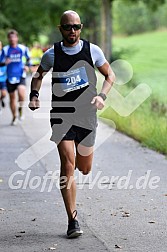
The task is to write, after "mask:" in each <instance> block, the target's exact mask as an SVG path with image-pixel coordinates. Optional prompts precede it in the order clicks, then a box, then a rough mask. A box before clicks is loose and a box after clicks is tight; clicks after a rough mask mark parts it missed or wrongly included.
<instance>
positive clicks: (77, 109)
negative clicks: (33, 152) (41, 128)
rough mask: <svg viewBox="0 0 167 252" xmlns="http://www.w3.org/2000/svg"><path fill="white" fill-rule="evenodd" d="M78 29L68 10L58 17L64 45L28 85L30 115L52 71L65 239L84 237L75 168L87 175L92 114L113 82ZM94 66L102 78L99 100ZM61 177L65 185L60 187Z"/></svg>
mask: <svg viewBox="0 0 167 252" xmlns="http://www.w3.org/2000/svg"><path fill="white" fill-rule="evenodd" d="M82 27H83V25H82V24H81V21H80V17H79V15H78V14H77V13H76V12H74V11H71V10H69V11H66V12H64V13H63V15H62V17H61V20H60V25H59V29H60V32H61V34H62V37H63V40H62V41H61V42H57V43H55V44H54V46H53V47H52V48H50V49H49V50H47V51H46V52H45V54H44V55H43V57H42V60H41V64H40V66H39V68H38V70H37V75H36V76H35V77H34V78H33V79H32V82H31V93H30V104H29V107H30V109H31V110H35V109H37V108H39V106H40V104H39V99H38V96H39V93H38V91H39V89H40V87H41V82H42V78H43V75H44V74H43V73H44V72H48V71H49V70H50V69H51V68H52V67H53V73H52V91H53V94H52V110H51V119H50V121H51V126H52V132H53V133H52V137H51V140H52V141H54V142H55V143H56V144H57V147H58V151H59V155H60V161H61V168H60V169H61V171H60V189H61V193H62V196H63V200H64V203H65V207H66V211H67V215H68V230H67V236H68V237H69V238H73V237H77V236H80V235H81V234H82V233H83V231H82V230H81V229H80V226H79V223H78V220H77V218H76V215H77V211H76V183H75V180H74V170H75V167H77V168H78V169H79V170H80V171H81V172H82V173H83V174H85V175H86V174H88V173H89V172H90V170H91V166H92V159H93V153H92V149H93V145H94V141H95V135H96V126H97V122H96V110H97V109H102V108H103V107H104V100H105V98H106V95H107V93H108V92H109V90H110V88H111V86H112V83H113V80H114V74H113V72H112V70H111V68H110V65H109V63H108V62H107V61H106V59H105V57H104V54H103V52H102V51H101V49H100V48H99V47H98V46H96V45H94V44H91V43H89V42H88V41H86V40H83V39H80V33H81V29H82ZM94 65H95V66H96V67H97V68H98V70H99V71H100V72H101V73H102V74H103V75H104V77H105V81H104V83H103V86H102V89H101V92H100V94H98V95H97V91H96V75H95V70H94ZM69 104H70V105H69ZM74 148H75V150H76V156H75V154H74ZM85 153H86V155H85ZM63 176H64V177H65V178H66V180H63V181H62V180H61V179H62V178H63ZM69 184H70V186H69Z"/></svg>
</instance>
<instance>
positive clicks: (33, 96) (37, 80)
mask: <svg viewBox="0 0 167 252" xmlns="http://www.w3.org/2000/svg"><path fill="white" fill-rule="evenodd" d="M45 74H46V71H44V70H43V68H42V67H41V66H39V67H38V69H37V72H36V73H35V75H34V77H33V78H32V81H31V93H30V103H29V108H30V109H31V110H35V109H38V108H39V107H40V102H39V99H38V96H39V90H40V88H41V84H42V79H43V77H44V75H45Z"/></svg>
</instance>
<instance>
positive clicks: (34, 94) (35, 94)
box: [29, 90, 39, 101]
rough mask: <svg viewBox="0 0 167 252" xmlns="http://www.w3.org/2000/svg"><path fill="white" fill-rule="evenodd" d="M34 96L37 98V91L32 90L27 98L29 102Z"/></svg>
mask: <svg viewBox="0 0 167 252" xmlns="http://www.w3.org/2000/svg"><path fill="white" fill-rule="evenodd" d="M34 96H35V97H37V98H38V97H39V93H38V91H37V90H32V91H31V93H30V97H29V98H30V101H31V100H32V97H34Z"/></svg>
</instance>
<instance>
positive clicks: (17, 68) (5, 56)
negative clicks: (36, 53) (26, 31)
mask: <svg viewBox="0 0 167 252" xmlns="http://www.w3.org/2000/svg"><path fill="white" fill-rule="evenodd" d="M7 37H8V41H9V45H7V46H5V47H4V48H3V49H2V54H1V57H0V62H3V63H4V64H5V65H6V66H7V90H8V93H9V97H10V108H11V111H12V115H13V119H12V123H11V125H16V124H17V114H16V109H17V108H16V90H17V92H18V100H19V108H18V112H19V119H20V120H23V119H24V116H23V111H22V105H23V102H24V98H25V78H26V71H27V69H28V68H27V66H25V64H24V63H23V57H26V59H27V62H29V60H30V56H29V50H28V48H27V47H26V46H24V45H21V44H18V33H17V31H15V30H11V31H9V32H8V35H7Z"/></svg>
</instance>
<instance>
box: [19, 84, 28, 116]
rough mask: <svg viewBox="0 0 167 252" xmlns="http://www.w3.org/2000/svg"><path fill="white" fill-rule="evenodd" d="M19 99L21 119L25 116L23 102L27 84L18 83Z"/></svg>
mask: <svg viewBox="0 0 167 252" xmlns="http://www.w3.org/2000/svg"><path fill="white" fill-rule="evenodd" d="M17 90H18V99H19V109H18V110H19V117H20V119H22V117H23V103H24V100H25V90H26V87H25V85H18V88H17Z"/></svg>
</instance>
